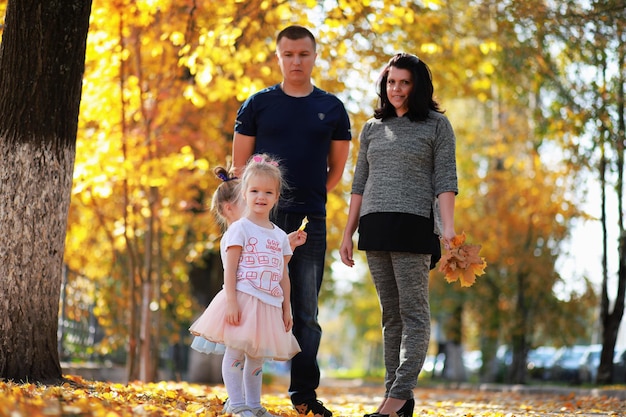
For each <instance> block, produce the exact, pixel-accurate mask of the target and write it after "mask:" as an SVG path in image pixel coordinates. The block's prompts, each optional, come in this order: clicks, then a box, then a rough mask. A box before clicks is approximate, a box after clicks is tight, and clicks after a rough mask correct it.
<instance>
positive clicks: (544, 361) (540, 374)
mask: <svg viewBox="0 0 626 417" xmlns="http://www.w3.org/2000/svg"><path fill="white" fill-rule="evenodd" d="M556 352H557V349H556V348H555V347H554V346H539V347H537V348H535V349H531V350H530V351H529V352H528V356H527V358H526V369H528V376H529V377H531V378H533V379H541V380H546V379H548V374H547V372H546V370H547V369H548V368H549V367H550V366H551V363H552V361H553V360H554V355H556Z"/></svg>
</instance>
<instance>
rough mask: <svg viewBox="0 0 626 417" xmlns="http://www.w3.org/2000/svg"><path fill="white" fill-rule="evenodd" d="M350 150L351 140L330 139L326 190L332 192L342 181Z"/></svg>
mask: <svg viewBox="0 0 626 417" xmlns="http://www.w3.org/2000/svg"><path fill="white" fill-rule="evenodd" d="M349 152H350V141H349V140H332V141H330V151H329V152H328V178H327V179H326V191H328V192H330V191H331V190H332V189H333V188H335V187H336V186H337V184H339V181H341V176H342V175H343V169H344V167H345V166H346V161H347V160H348V153H349Z"/></svg>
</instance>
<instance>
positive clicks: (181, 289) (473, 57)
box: [0, 0, 626, 384]
mask: <svg viewBox="0 0 626 417" xmlns="http://www.w3.org/2000/svg"><path fill="white" fill-rule="evenodd" d="M5 8H6V1H2V0H0V16H3V15H4V10H5ZM1 23H2V21H0V32H1V30H2V24H1ZM289 24H302V25H305V26H307V27H309V28H311V30H312V31H313V33H314V34H315V36H316V38H317V41H318V58H317V69H316V70H315V71H314V73H313V77H314V82H315V84H316V85H317V86H318V87H320V88H322V89H325V90H328V91H330V92H333V93H335V94H337V95H338V96H339V97H340V98H341V99H342V100H343V101H344V103H345V105H346V108H347V109H348V111H349V113H350V117H351V122H352V128H353V135H354V140H353V146H352V148H351V156H350V159H349V161H348V164H347V167H346V170H345V175H344V181H343V182H342V183H341V184H340V185H339V187H338V188H337V189H336V190H334V191H333V192H332V194H331V195H329V199H328V231H329V233H328V248H329V249H328V256H327V269H326V275H325V282H324V287H323V289H322V294H321V304H320V320H321V323H322V327H323V330H324V336H323V340H322V346H321V351H320V356H319V358H320V364H321V367H322V368H323V370H324V373H325V376H333V377H344V378H364V379H367V378H380V376H382V373H383V370H382V340H381V331H380V312H379V307H378V301H377V298H376V293H375V290H374V288H373V285H372V284H371V280H370V277H369V273H368V270H367V267H366V261H365V258H364V256H363V254H361V253H359V254H357V256H358V257H359V258H358V259H357V266H356V267H355V268H353V269H349V268H346V267H344V266H343V265H342V264H341V263H340V262H339V261H338V259H339V257H338V255H337V253H336V251H337V249H338V247H339V244H340V240H341V234H342V232H343V226H344V224H345V221H346V217H347V201H348V198H349V191H350V185H351V175H352V170H353V168H354V162H355V159H356V153H357V151H358V139H357V138H358V134H359V132H360V129H361V126H362V125H363V123H364V121H365V120H367V119H368V118H369V117H370V116H371V115H372V111H373V106H374V105H375V103H376V96H375V88H376V79H377V76H378V73H379V72H380V70H381V69H382V67H383V66H384V64H385V63H386V62H387V60H388V59H389V58H390V56H391V55H393V54H395V53H397V52H401V51H402V52H410V53H414V54H416V55H418V56H419V57H420V58H421V59H422V60H424V61H425V62H426V63H427V64H428V65H429V66H430V68H431V70H432V73H433V82H434V85H435V94H436V96H437V100H438V101H439V102H440V103H441V105H442V107H443V108H444V109H445V110H446V115H447V117H448V118H449V119H450V121H451V122H452V125H453V126H454V128H455V132H456V135H457V156H458V170H459V179H460V184H459V185H460V193H459V195H458V197H457V210H456V229H457V232H459V233H461V232H465V233H466V234H467V236H468V241H469V242H470V243H476V244H480V245H482V250H481V256H483V257H485V259H486V261H487V265H488V266H487V269H486V273H485V275H483V276H480V277H478V279H477V281H476V283H475V284H474V285H473V286H472V287H464V288H462V287H460V286H459V284H458V283H452V284H450V283H447V282H446V281H445V279H444V278H443V274H442V273H440V272H438V271H437V270H435V271H433V272H432V276H431V286H430V287H431V310H432V329H431V349H430V355H429V358H428V360H427V363H426V364H425V367H424V370H423V372H422V375H421V378H424V379H425V378H432V379H442V380H449V381H487V382H515V383H531V382H545V381H551V382H558V383H590V384H594V383H597V382H599V381H598V379H597V378H598V375H597V370H598V366H599V358H600V354H601V352H602V346H608V349H611V350H612V355H611V357H612V358H613V360H612V363H611V368H612V372H611V374H610V375H609V379H608V380H607V379H606V378H605V379H603V382H604V383H607V382H614V383H626V364H625V359H626V358H625V357H624V348H626V336H625V335H624V333H625V332H624V331H623V330H620V331H617V332H609V331H607V329H611V328H612V327H611V326H613V327H615V326H617V327H619V326H620V323H621V320H622V315H623V302H624V292H623V291H620V288H623V286H624V284H625V282H626V278H625V277H624V274H626V271H622V273H621V274H620V269H619V264H620V262H619V260H620V259H624V256H623V253H622V252H621V251H622V250H623V249H622V248H623V245H622V246H620V244H619V239H620V237H621V236H623V220H622V215H623V204H622V201H623V195H622V193H623V191H622V177H623V163H624V159H623V152H624V131H625V127H624V125H625V123H624V85H625V75H626V66H625V56H626V48H625V46H624V45H625V44H626V39H624V38H625V37H626V35H625V33H624V32H625V29H626V5H625V3H624V1H623V0H622V1H616V0H605V1H583V2H580V1H568V0H554V1H539V0H530V1H524V2H519V1H509V0H504V1H495V0H484V1H483V0H477V1H470V2H467V1H465V0H450V1H445V0H433V1H407V0H393V1H382V0H380V1H377V0H339V1H333V0H327V1H311V0H299V1H286V0H249V1H245V2H242V1H239V0H219V1H214V0H212V1H209V0H133V1H131V0H94V2H93V7H92V14H91V23H90V31H89V36H88V43H87V57H86V70H85V74H84V84H83V93H82V102H81V112H80V119H79V130H78V143H77V155H76V164H75V172H74V186H73V194H72V205H71V209H70V217H69V222H68V230H67V240H66V248H65V269H64V278H63V286H62V294H61V299H60V304H59V305H60V307H59V352H60V354H61V358H62V362H63V366H64V372H67V373H83V374H85V375H87V376H89V377H92V378H95V379H110V380H134V379H139V378H140V377H141V378H142V379H146V380H157V379H177V380H189V381H194V382H218V381H219V380H220V370H219V361H220V360H221V358H220V357H206V356H203V355H201V354H196V353H194V352H192V351H191V350H190V348H189V345H190V343H191V336H190V335H189V333H188V330H187V329H188V327H189V325H190V324H191V322H193V320H194V319H195V318H196V317H197V316H198V315H199V314H200V313H201V312H202V311H203V309H204V307H205V306H206V305H207V304H208V303H209V302H210V300H211V298H212V297H213V295H214V294H215V293H216V292H217V291H218V290H219V289H220V288H221V285H222V266H221V263H220V259H219V241H220V235H221V231H220V229H219V226H218V225H217V223H216V222H215V220H214V218H213V217H212V214H211V213H210V212H209V211H208V206H209V204H210V197H211V195H212V193H213V191H214V189H215V187H216V186H217V185H218V180H217V179H216V178H214V175H213V174H212V169H213V168H214V167H215V166H217V165H228V164H229V155H230V150H231V139H232V132H233V127H234V119H235V114H236V111H237V109H238V108H239V106H240V105H241V103H242V102H243V100H245V99H246V98H247V97H248V96H249V95H250V94H252V93H254V92H256V91H258V90H260V89H262V88H263V87H265V86H268V85H272V84H274V83H277V82H279V81H280V80H281V75H280V72H279V69H278V66H277V65H276V61H275V57H274V43H275V36H276V34H277V33H278V31H279V30H280V29H282V28H283V27H285V26H287V25H289ZM140 370H143V371H142V372H140ZM285 372H286V364H281V363H271V364H269V365H268V370H267V373H268V375H272V374H276V375H281V374H284V373H285Z"/></svg>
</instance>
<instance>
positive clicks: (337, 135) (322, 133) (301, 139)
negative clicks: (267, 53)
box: [235, 84, 352, 215]
mask: <svg viewBox="0 0 626 417" xmlns="http://www.w3.org/2000/svg"><path fill="white" fill-rule="evenodd" d="M235 132H237V133H240V134H242V135H246V136H254V137H256V140H255V147H254V153H267V154H269V155H271V156H272V157H274V158H276V159H277V160H278V162H279V164H280V165H281V167H282V168H283V172H284V173H285V180H286V182H287V190H286V191H285V193H284V195H283V196H282V198H281V202H280V206H279V208H280V209H281V210H285V211H288V212H294V213H304V214H306V215H320V214H321V215H325V214H326V177H327V169H328V162H327V159H328V152H329V149H330V143H331V141H332V140H350V139H352V135H351V132H350V119H349V117H348V113H347V112H346V109H345V107H344V105H343V103H342V102H341V101H340V100H339V99H338V98H337V97H336V96H334V95H332V94H330V93H328V92H326V91H324V90H321V89H319V88H317V87H315V88H314V89H313V92H312V93H311V94H309V95H308V96H306V97H292V96H289V95H287V94H285V93H284V92H283V90H282V89H281V88H280V84H276V85H274V86H271V87H268V88H266V89H264V90H261V91H259V92H258V93H255V94H253V95H252V96H250V97H249V98H248V99H247V100H246V101H245V102H244V103H243V104H242V106H241V107H240V108H239V111H238V112H237V120H236V122H235Z"/></svg>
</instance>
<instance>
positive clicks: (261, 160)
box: [252, 155, 278, 167]
mask: <svg viewBox="0 0 626 417" xmlns="http://www.w3.org/2000/svg"><path fill="white" fill-rule="evenodd" d="M252 160H253V161H254V162H257V163H259V164H262V163H266V164H270V165H274V166H275V167H277V166H278V162H276V161H270V160H265V159H264V158H263V157H262V156H261V155H254V156H253V157H252Z"/></svg>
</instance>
